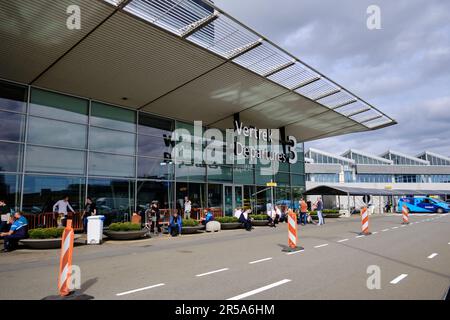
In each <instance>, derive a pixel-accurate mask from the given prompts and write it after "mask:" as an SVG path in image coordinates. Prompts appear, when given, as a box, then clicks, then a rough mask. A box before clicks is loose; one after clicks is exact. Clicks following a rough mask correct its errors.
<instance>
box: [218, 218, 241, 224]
mask: <svg viewBox="0 0 450 320" xmlns="http://www.w3.org/2000/svg"><path fill="white" fill-rule="evenodd" d="M215 220H216V221H217V222H220V223H236V222H239V219H238V218H236V217H219V218H216V219H215Z"/></svg>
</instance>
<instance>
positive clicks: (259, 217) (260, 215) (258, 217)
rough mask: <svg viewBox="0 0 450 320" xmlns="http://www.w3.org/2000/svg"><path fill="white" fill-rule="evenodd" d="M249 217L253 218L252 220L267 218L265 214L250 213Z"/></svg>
mask: <svg viewBox="0 0 450 320" xmlns="http://www.w3.org/2000/svg"><path fill="white" fill-rule="evenodd" d="M250 217H251V218H253V220H269V216H268V215H267V214H251V215H250Z"/></svg>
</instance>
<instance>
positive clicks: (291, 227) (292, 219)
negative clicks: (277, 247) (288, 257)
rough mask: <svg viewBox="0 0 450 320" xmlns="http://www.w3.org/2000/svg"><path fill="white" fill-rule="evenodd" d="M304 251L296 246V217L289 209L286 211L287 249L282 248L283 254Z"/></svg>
mask: <svg viewBox="0 0 450 320" xmlns="http://www.w3.org/2000/svg"><path fill="white" fill-rule="evenodd" d="M299 250H304V248H303V247H300V246H297V215H296V214H295V212H293V211H292V210H291V209H289V211H288V247H287V248H284V249H283V251H284V252H293V251H299Z"/></svg>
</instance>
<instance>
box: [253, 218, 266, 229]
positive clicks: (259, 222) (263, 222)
mask: <svg viewBox="0 0 450 320" xmlns="http://www.w3.org/2000/svg"><path fill="white" fill-rule="evenodd" d="M267 225H269V220H253V221H252V226H254V227H265V226H267Z"/></svg>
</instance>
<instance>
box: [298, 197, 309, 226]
mask: <svg viewBox="0 0 450 320" xmlns="http://www.w3.org/2000/svg"><path fill="white" fill-rule="evenodd" d="M299 204H300V223H301V224H302V225H303V226H304V225H306V223H307V221H306V218H307V215H308V204H307V203H306V201H305V199H304V198H303V197H302V198H301V199H300V203H299Z"/></svg>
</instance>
